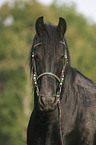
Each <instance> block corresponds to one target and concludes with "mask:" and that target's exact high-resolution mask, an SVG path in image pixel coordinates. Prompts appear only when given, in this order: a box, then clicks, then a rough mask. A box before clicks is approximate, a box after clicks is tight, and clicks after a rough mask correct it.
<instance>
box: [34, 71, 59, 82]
mask: <svg viewBox="0 0 96 145" xmlns="http://www.w3.org/2000/svg"><path fill="white" fill-rule="evenodd" d="M45 75H49V76H52V77H54V78H55V79H56V80H57V81H58V82H59V83H60V78H59V77H58V76H56V75H55V74H53V73H51V72H45V73H42V74H40V75H39V76H38V77H37V80H39V79H40V78H41V77H43V76H45Z"/></svg>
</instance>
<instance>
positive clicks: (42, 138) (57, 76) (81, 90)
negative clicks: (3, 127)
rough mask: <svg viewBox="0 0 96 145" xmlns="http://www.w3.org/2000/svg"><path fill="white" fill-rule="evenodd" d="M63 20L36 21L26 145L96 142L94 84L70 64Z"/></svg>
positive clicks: (76, 144) (31, 57)
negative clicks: (30, 103)
mask: <svg viewBox="0 0 96 145" xmlns="http://www.w3.org/2000/svg"><path fill="white" fill-rule="evenodd" d="M66 25H67V24H66V21H65V19H64V18H61V17H60V18H59V23H58V26H54V25H51V24H44V22H43V17H39V18H38V19H37V21H36V25H35V28H36V35H35V37H34V40H33V45H32V48H31V53H30V72H31V74H33V81H34V109H33V112H32V115H31V117H30V121H29V124H28V129H27V145H96V84H95V83H94V82H92V81H91V80H90V79H88V78H87V77H86V76H84V75H83V74H82V73H80V72H79V71H78V70H77V69H75V68H73V67H71V65H70V56H69V51H68V47H67V42H66V39H65V32H66V27H67V26H66Z"/></svg>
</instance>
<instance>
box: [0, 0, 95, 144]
mask: <svg viewBox="0 0 96 145" xmlns="http://www.w3.org/2000/svg"><path fill="white" fill-rule="evenodd" d="M42 15H43V16H44V21H45V22H52V24H55V25H57V24H58V19H59V17H60V16H61V17H64V18H65V19H66V21H67V33H66V39H67V43H68V47H69V51H70V56H71V65H72V66H73V67H75V68H77V69H79V70H80V71H81V72H82V73H83V74H84V75H86V76H87V77H89V78H91V79H92V80H93V81H96V24H91V25H90V24H89V23H88V20H87V19H86V18H84V17H83V15H80V14H78V13H77V11H76V6H75V5H74V4H73V5H71V6H70V7H68V6H67V5H66V4H62V6H60V5H59V6H58V5H57V4H56V0H55V1H54V2H53V3H52V4H51V6H44V5H41V4H40V3H38V2H36V1H35V0H31V1H29V2H24V1H17V2H15V1H14V3H13V4H11V5H9V4H8V3H6V4H4V5H3V6H2V7H1V9H0V145H25V144H26V130H27V125H28V120H29V117H30V113H31V111H32V108H33V96H32V86H31V81H30V80H31V79H30V73H29V53H30V48H31V45H32V39H33V37H34V35H35V28H34V25H35V21H36V19H37V18H38V17H39V16H42Z"/></svg>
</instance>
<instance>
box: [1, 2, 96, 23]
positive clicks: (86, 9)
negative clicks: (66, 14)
mask: <svg viewBox="0 0 96 145" xmlns="http://www.w3.org/2000/svg"><path fill="white" fill-rule="evenodd" d="M6 1H10V0H0V7H1V6H2V4H3V3H4V2H6ZM11 1H14V0H11ZM37 1H38V2H41V3H43V4H45V5H50V4H51V3H52V2H53V0H37ZM59 1H60V2H66V3H69V4H70V3H72V2H74V3H75V4H76V5H77V11H78V12H79V13H81V14H83V15H84V16H85V17H87V18H90V19H91V20H93V21H94V22H95V23H96V0H59Z"/></svg>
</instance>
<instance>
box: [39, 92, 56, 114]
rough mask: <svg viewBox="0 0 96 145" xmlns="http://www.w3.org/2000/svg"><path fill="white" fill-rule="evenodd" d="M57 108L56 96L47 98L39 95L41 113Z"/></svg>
mask: <svg viewBox="0 0 96 145" xmlns="http://www.w3.org/2000/svg"><path fill="white" fill-rule="evenodd" d="M56 106H57V98H56V95H52V96H48V95H46V96H45V95H44V94H40V95H39V108H40V110H41V111H53V110H55V108H56Z"/></svg>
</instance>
